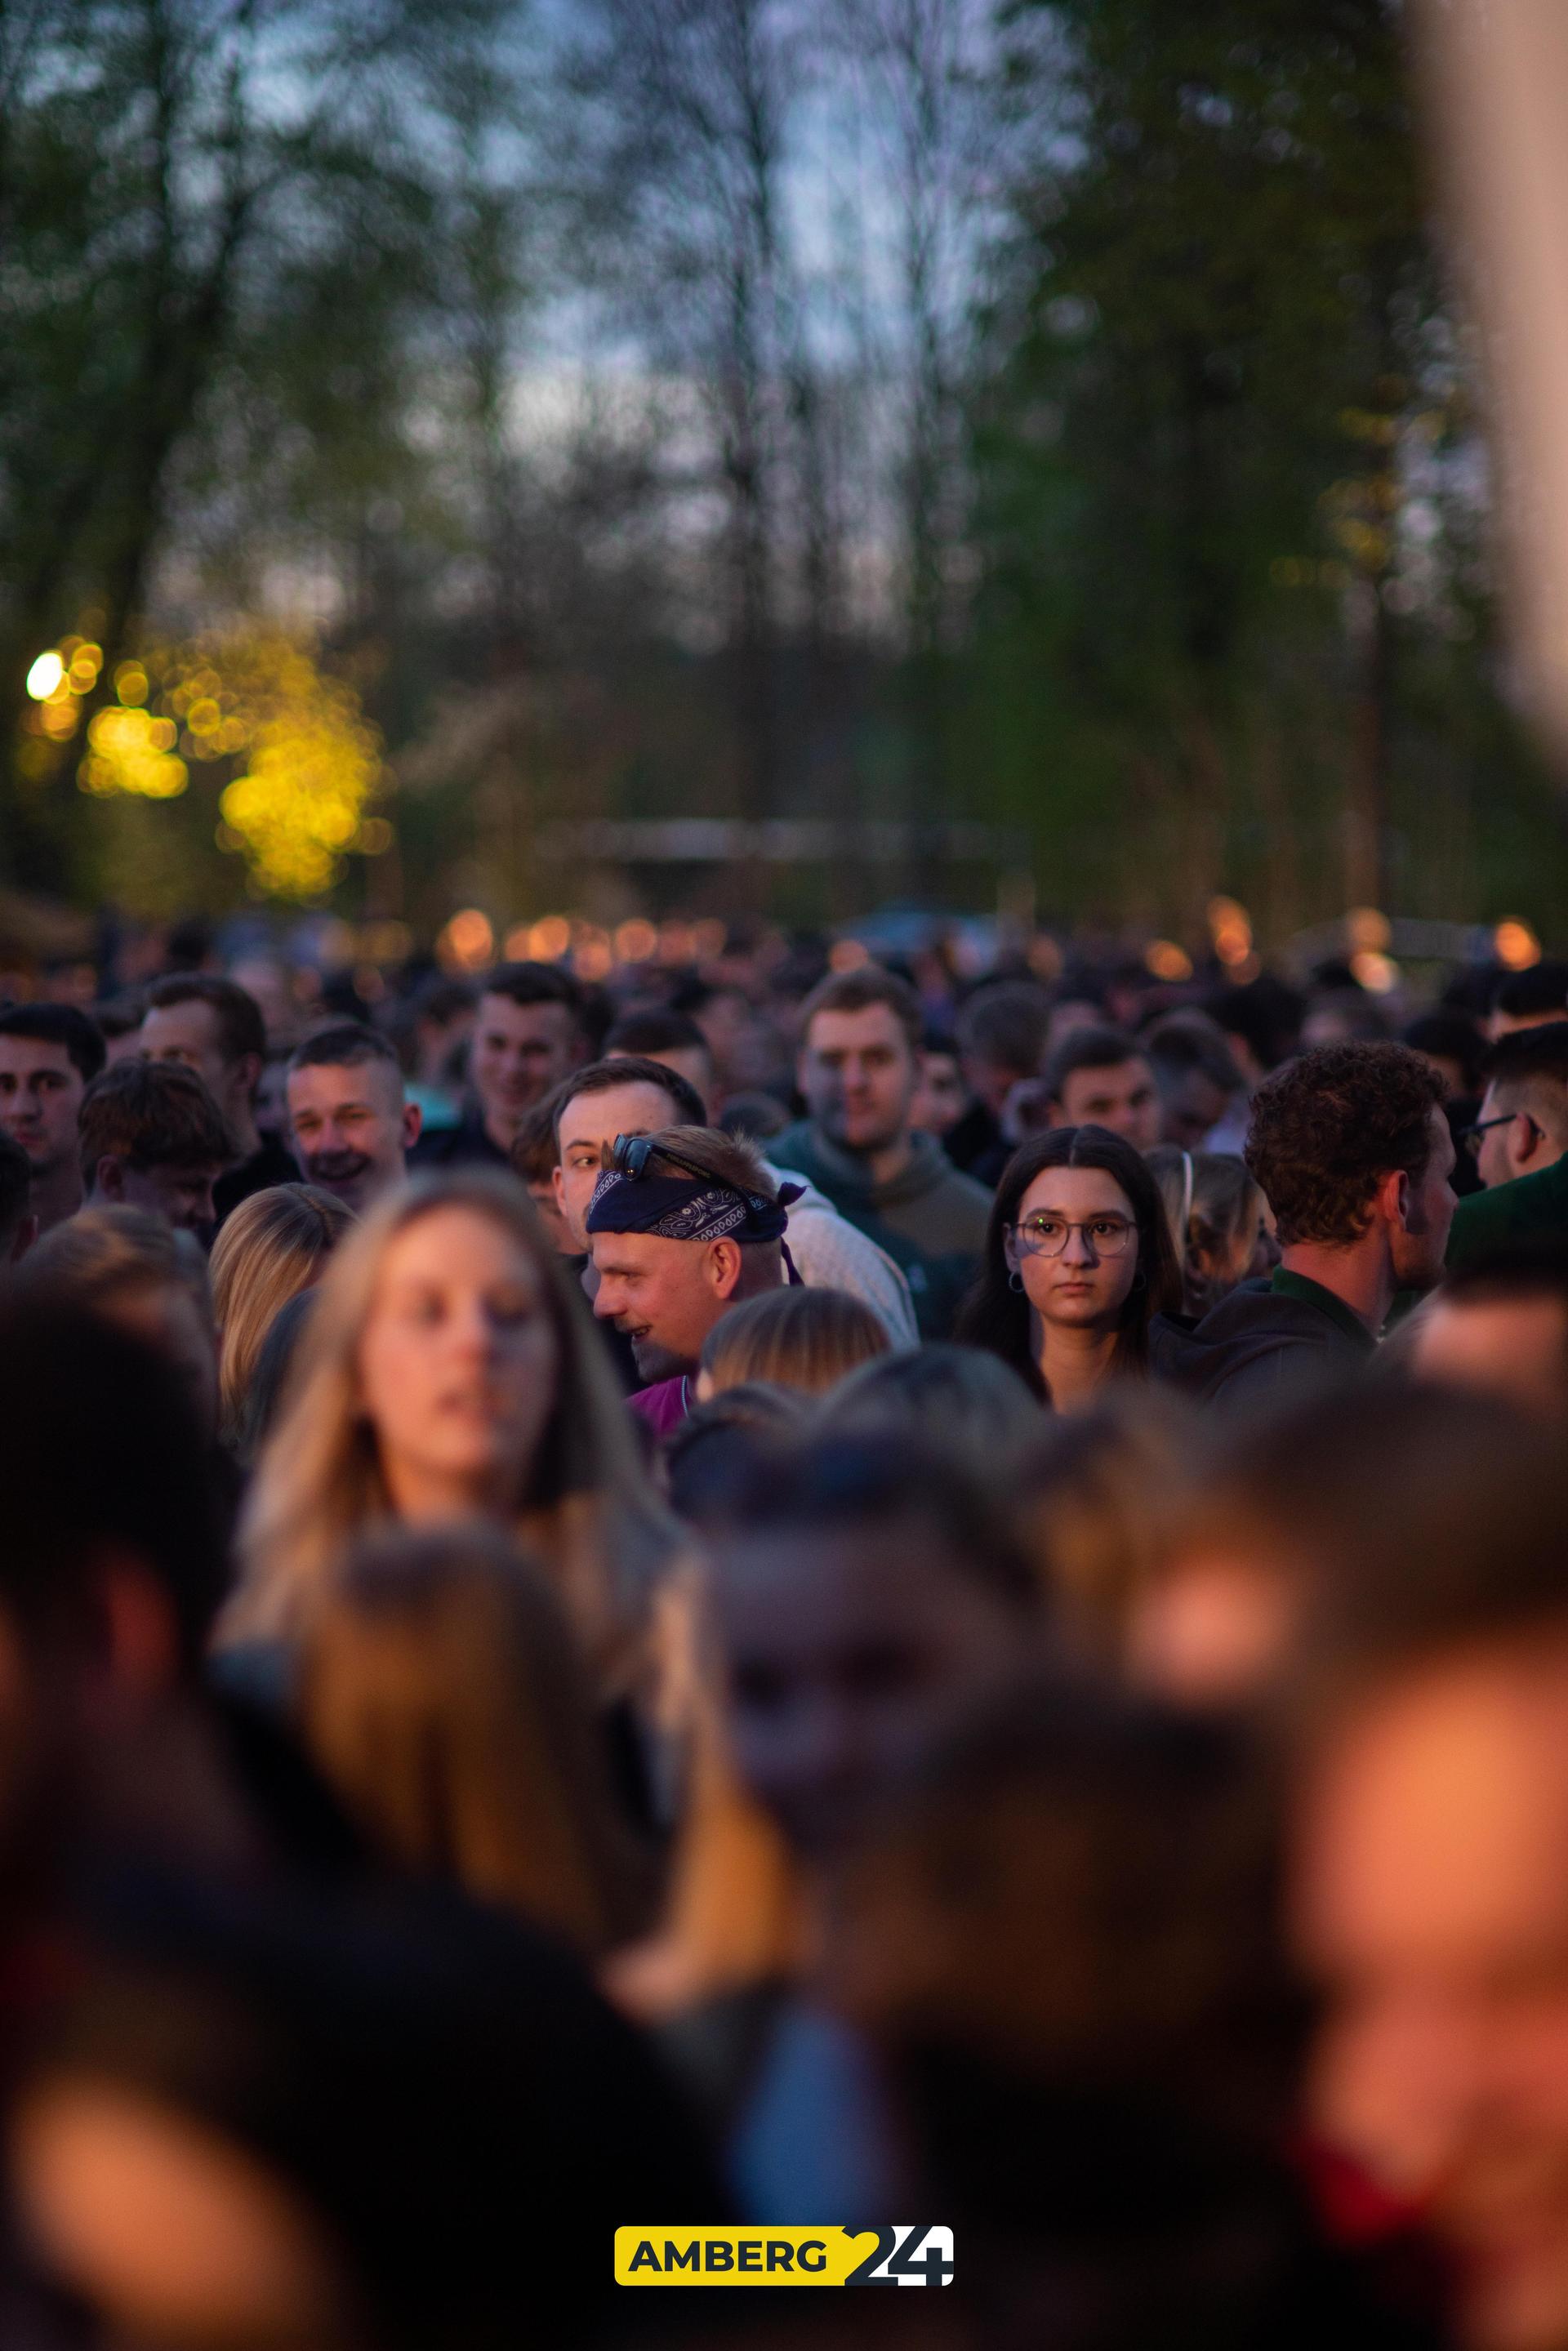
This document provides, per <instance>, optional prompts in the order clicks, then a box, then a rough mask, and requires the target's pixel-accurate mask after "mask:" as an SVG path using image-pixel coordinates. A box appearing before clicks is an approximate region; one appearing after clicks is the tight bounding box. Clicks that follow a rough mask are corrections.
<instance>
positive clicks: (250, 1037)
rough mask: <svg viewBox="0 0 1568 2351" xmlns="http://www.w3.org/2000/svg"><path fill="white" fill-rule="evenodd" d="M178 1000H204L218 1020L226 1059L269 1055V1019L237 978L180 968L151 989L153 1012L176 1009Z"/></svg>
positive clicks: (149, 1001) (149, 1002)
mask: <svg viewBox="0 0 1568 2351" xmlns="http://www.w3.org/2000/svg"><path fill="white" fill-rule="evenodd" d="M176 1004H204V1005H206V1006H208V1007H209V1008H210V1009H211V1011H212V1013H213V1015H214V1019H216V1022H217V1029H218V1050H219V1052H220V1053H221V1054H222V1055H223V1057H224V1060H225V1061H230V1062H232V1061H243V1060H244V1058H245V1056H246V1053H254V1054H256V1057H257V1059H258V1060H260V1061H265V1060H266V1059H267V1023H266V1022H265V1021H264V1020H263V1019H262V1017H261V1007H260V1005H259V1004H258V1003H257V1002H256V998H255V997H254V996H251V995H249V994H248V993H247V992H246V989H245V988H243V987H240V986H239V984H238V982H237V981H236V980H232V979H219V978H217V977H216V976H215V975H214V973H212V972H206V971H176V972H171V973H170V975H169V977H167V978H166V979H160V980H158V981H156V982H155V983H154V985H153V986H152V987H151V988H150V989H149V990H148V993H147V1009H148V1011H149V1012H167V1011H172V1008H173V1007H174V1006H175V1005H176Z"/></svg>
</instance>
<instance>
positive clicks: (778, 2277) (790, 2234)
mask: <svg viewBox="0 0 1568 2351" xmlns="http://www.w3.org/2000/svg"><path fill="white" fill-rule="evenodd" d="M615 2283H616V2284H617V2285H951V2284H952V2283H953V2231H952V2230H951V2229H933V2228H917V2227H915V2226H914V2225H912V2224H910V2223H908V2222H904V2223H900V2224H897V2225H894V2226H893V2227H886V2228H881V2229H769V2228H747V2229H700V2228H689V2229H674V2228H668V2227H664V2228H653V2227H648V2226H643V2227H641V2228H626V2229H617V2230H616V2231H615Z"/></svg>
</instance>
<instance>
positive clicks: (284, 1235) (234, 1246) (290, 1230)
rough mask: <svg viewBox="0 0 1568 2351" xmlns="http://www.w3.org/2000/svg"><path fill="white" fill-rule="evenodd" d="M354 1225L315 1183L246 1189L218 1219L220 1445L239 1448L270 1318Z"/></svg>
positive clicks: (312, 1277)
mask: <svg viewBox="0 0 1568 2351" xmlns="http://www.w3.org/2000/svg"><path fill="white" fill-rule="evenodd" d="M353 1221H354V1214H353V1210H352V1209H351V1208H349V1207H345V1206H344V1204H343V1202H342V1201H341V1200H338V1199H334V1197H333V1196H332V1195H331V1193H330V1192H322V1191H320V1190H319V1189H318V1188H317V1186H315V1185H314V1184H278V1185H275V1186H273V1187H272V1189H271V1190H269V1191H266V1192H253V1193H252V1195H251V1196H250V1198H249V1199H248V1200H242V1201H241V1202H240V1204H239V1206H238V1207H237V1208H235V1209H234V1210H233V1211H232V1212H231V1214H230V1215H229V1216H228V1217H227V1218H226V1219H225V1223H224V1225H223V1228H222V1229H221V1230H220V1232H219V1234H218V1237H217V1239H216V1240H215V1241H214V1243H213V1254H212V1259H211V1271H212V1281H213V1311H214V1315H215V1316H216V1318H217V1324H218V1331H219V1334H220V1335H219V1344H218V1426H219V1433H220V1435H221V1436H222V1437H223V1438H224V1440H225V1443H226V1444H228V1445H231V1446H234V1447H236V1448H240V1449H243V1440H244V1437H245V1433H246V1424H247V1411H246V1405H247V1400H248V1397H249V1395H250V1384H251V1378H252V1374H254V1373H255V1370H256V1358H257V1356H258V1355H259V1354H260V1353H261V1347H262V1342H263V1340H264V1339H265V1338H266V1337H267V1332H268V1331H269V1330H270V1329H271V1327H272V1322H273V1318H274V1317H275V1315H276V1314H277V1311H278V1309H279V1308H280V1307H283V1306H287V1303H288V1301H289V1300H290V1299H291V1298H297V1297H298V1294H299V1292H300V1291H301V1290H308V1289H309V1288H310V1287H311V1285H312V1284H313V1283H314V1282H316V1281H319V1280H320V1277H321V1272H322V1269H323V1268H324V1267H325V1265H326V1262H327V1259H329V1257H330V1255H331V1253H332V1251H333V1249H336V1247H337V1245H338V1243H339V1242H340V1240H341V1239H342V1238H343V1235H344V1234H345V1233H346V1232H347V1231H348V1229H349V1228H350V1225H351V1224H352V1223H353Z"/></svg>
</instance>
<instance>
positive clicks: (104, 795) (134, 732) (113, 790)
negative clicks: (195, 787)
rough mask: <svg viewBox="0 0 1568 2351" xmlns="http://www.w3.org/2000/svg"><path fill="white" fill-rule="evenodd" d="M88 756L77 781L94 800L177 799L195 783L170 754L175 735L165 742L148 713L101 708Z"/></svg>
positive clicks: (91, 732) (90, 732) (90, 730)
mask: <svg viewBox="0 0 1568 2351" xmlns="http://www.w3.org/2000/svg"><path fill="white" fill-rule="evenodd" d="M87 739H88V745H89V749H88V755H87V758H85V759H84V760H83V761H82V763H81V767H80V768H79V770H78V777H77V780H78V783H79V784H80V786H81V788H82V789H83V791H85V792H90V793H91V794H92V795H93V797H94V798H95V799H113V798H114V797H115V795H116V794H119V793H127V794H131V795H134V796H135V797H136V798H137V799H148V800H172V799H178V798H179V797H180V794H181V793H182V792H183V790H184V789H185V787H186V785H187V784H188V783H189V782H190V780H191V771H190V769H189V768H187V767H186V765H185V762H184V761H183V759H177V758H174V757H173V756H172V732H171V737H170V739H167V740H166V739H164V738H163V737H162V735H161V734H160V732H159V721H158V720H156V719H154V718H152V717H150V716H149V715H148V713H147V712H146V711H145V710H127V709H126V708H125V707H124V706H123V705H121V706H120V707H118V708H116V707H114V706H112V705H110V707H108V708H106V709H103V710H100V711H99V712H98V714H97V716H95V717H94V719H93V721H92V724H91V725H90V726H89V728H88V730H87Z"/></svg>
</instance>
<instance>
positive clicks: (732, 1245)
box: [708, 1240, 745, 1298]
mask: <svg viewBox="0 0 1568 2351" xmlns="http://www.w3.org/2000/svg"><path fill="white" fill-rule="evenodd" d="M744 1263H745V1259H743V1257H742V1256H741V1253H740V1244H739V1242H738V1241H732V1240H721V1241H710V1242H709V1243H708V1273H709V1278H710V1280H712V1282H713V1286H714V1290H715V1293H716V1296H718V1297H720V1298H733V1297H734V1296H735V1290H736V1284H737V1282H738V1281H739V1280H740V1270H741V1267H742V1265H743V1264H744Z"/></svg>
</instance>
